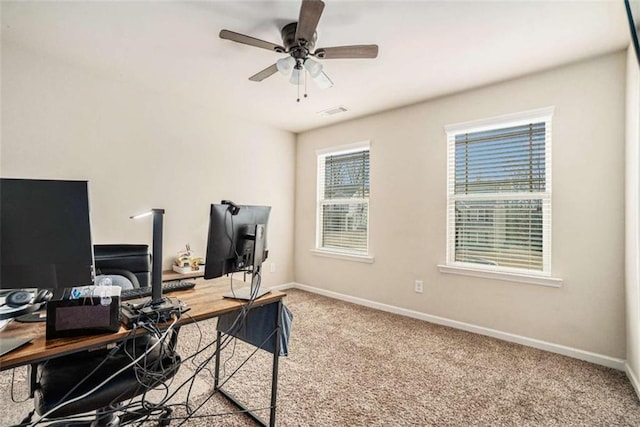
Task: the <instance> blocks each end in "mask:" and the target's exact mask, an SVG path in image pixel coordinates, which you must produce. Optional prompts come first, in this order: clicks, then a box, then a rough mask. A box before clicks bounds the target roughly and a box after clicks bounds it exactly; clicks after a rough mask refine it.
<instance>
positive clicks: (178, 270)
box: [171, 264, 204, 274]
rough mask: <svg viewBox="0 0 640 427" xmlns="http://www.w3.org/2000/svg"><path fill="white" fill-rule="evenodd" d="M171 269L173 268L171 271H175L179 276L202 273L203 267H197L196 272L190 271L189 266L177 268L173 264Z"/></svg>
mask: <svg viewBox="0 0 640 427" xmlns="http://www.w3.org/2000/svg"><path fill="white" fill-rule="evenodd" d="M171 267H172V268H173V271H175V272H176V273H180V274H186V273H198V272H202V273H204V265H200V266H198V269H197V270H194V269H192V268H191V266H187V267H180V266H177V265H175V264H174V265H172V266H171Z"/></svg>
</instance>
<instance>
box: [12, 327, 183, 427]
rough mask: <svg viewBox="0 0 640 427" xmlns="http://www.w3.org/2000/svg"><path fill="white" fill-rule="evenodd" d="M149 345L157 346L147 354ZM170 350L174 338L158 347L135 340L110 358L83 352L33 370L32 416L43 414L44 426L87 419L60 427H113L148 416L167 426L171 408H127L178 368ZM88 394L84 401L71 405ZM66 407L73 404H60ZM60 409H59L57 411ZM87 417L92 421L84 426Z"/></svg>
mask: <svg viewBox="0 0 640 427" xmlns="http://www.w3.org/2000/svg"><path fill="white" fill-rule="evenodd" d="M154 344H157V345H156V346H155V347H154V348H152V349H151V347H152V346H153V345H154ZM174 346H175V339H174V337H167V338H166V339H165V340H163V341H162V342H159V340H158V338H156V337H152V336H149V335H139V336H138V337H136V338H134V339H130V340H128V341H126V342H124V343H123V344H122V348H120V349H118V350H117V351H115V352H114V351H109V350H106V349H105V350H100V351H92V352H88V351H85V352H80V353H75V354H71V355H69V356H64V357H60V358H57V359H52V360H50V361H48V362H43V363H39V364H37V365H34V366H32V370H31V376H32V378H33V380H32V381H33V383H34V384H35V385H34V387H33V389H32V392H33V397H34V406H35V412H36V413H37V414H38V415H40V416H42V415H45V414H46V419H47V420H51V419H52V418H58V417H72V416H76V415H81V414H86V416H85V417H83V418H82V419H78V420H77V421H73V420H65V421H60V424H62V425H65V426H69V425H74V426H75V425H78V426H79V425H86V426H91V427H94V426H109V427H115V426H119V425H120V424H125V423H127V422H130V421H132V420H136V419H141V418H143V417H146V416H149V415H156V416H158V415H159V420H160V421H159V422H160V425H168V424H169V422H170V420H169V417H170V415H171V409H170V408H168V407H164V406H161V407H154V406H152V407H149V406H143V405H140V404H135V403H132V404H131V406H130V407H128V406H129V405H127V403H129V401H130V400H131V399H133V398H135V397H136V396H139V395H141V394H143V393H145V392H146V391H148V390H150V389H152V388H154V387H156V386H158V385H159V384H162V383H164V382H165V381H167V380H169V379H170V378H171V377H173V376H174V374H175V373H176V372H177V370H178V368H179V366H180V362H181V360H180V356H178V355H177V354H176V353H175V349H174ZM149 349H150V351H149V353H148V354H147V355H145V356H144V357H143V358H142V359H141V360H140V362H139V363H138V364H137V365H136V366H134V367H130V368H128V369H125V370H124V371H123V372H122V373H120V374H118V375H115V377H113V378H111V379H110V380H109V381H108V382H107V383H106V384H104V385H103V386H102V387H100V388H98V389H97V390H95V391H93V392H91V391H92V390H94V389H96V387H98V386H99V385H100V384H102V383H103V382H104V381H105V380H106V379H108V378H109V377H112V376H114V374H116V373H117V372H119V371H120V370H121V369H123V368H125V367H127V366H128V365H130V364H131V363H132V359H133V360H135V359H136V358H138V357H140V356H142V355H144V354H145V352H147V351H148V350H149ZM94 371H95V372H94ZM89 392H91V393H89ZM87 393H89V394H88V395H87V396H86V397H83V398H81V399H79V400H76V401H73V399H74V398H76V397H78V396H83V395H85V394H87ZM67 401H72V402H71V403H69V404H64V403H63V402H67ZM59 405H62V406H60V407H59V408H58V409H56V408H57V407H58V406H59ZM52 410H53V411H52ZM92 411H95V415H94V414H91V412H92ZM32 415H33V412H32V413H31V414H29V417H27V418H26V419H25V420H23V423H28V422H30V421H31V417H32ZM87 417H92V418H90V419H89V420H87Z"/></svg>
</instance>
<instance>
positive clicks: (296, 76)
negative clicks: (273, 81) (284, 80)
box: [289, 67, 304, 85]
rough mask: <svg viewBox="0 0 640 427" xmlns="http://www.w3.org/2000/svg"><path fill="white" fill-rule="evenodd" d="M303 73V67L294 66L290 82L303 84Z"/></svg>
mask: <svg viewBox="0 0 640 427" xmlns="http://www.w3.org/2000/svg"><path fill="white" fill-rule="evenodd" d="M303 73H304V70H303V69H301V68H298V67H294V69H293V71H292V72H291V78H290V79H289V83H291V84H292V85H300V84H302V77H303V76H302V74H303Z"/></svg>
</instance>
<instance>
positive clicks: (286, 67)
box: [276, 56, 296, 75]
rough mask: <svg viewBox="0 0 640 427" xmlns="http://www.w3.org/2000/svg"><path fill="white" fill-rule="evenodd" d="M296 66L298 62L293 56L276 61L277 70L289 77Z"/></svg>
mask: <svg viewBox="0 0 640 427" xmlns="http://www.w3.org/2000/svg"><path fill="white" fill-rule="evenodd" d="M295 65H296V60H295V59H294V58H293V57H291V56H287V57H286V58H281V59H278V60H277V61H276V68H278V71H280V73H282V74H284V75H288V74H289V73H290V72H291V70H292V69H293V67H294V66H295Z"/></svg>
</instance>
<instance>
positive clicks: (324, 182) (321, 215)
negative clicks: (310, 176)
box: [316, 142, 369, 256]
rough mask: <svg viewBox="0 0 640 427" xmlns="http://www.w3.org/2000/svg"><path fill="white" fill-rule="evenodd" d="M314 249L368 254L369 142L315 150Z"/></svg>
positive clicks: (357, 254)
mask: <svg viewBox="0 0 640 427" xmlns="http://www.w3.org/2000/svg"><path fill="white" fill-rule="evenodd" d="M317 226H318V230H317V239H316V249H318V250H322V251H328V252H335V253H339V254H347V255H356V256H362V255H364V256H366V255H368V253H369V143H368V142H367V143H360V144H354V145H350V146H346V147H342V148H338V149H332V150H328V151H324V152H319V153H318V213H317Z"/></svg>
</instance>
